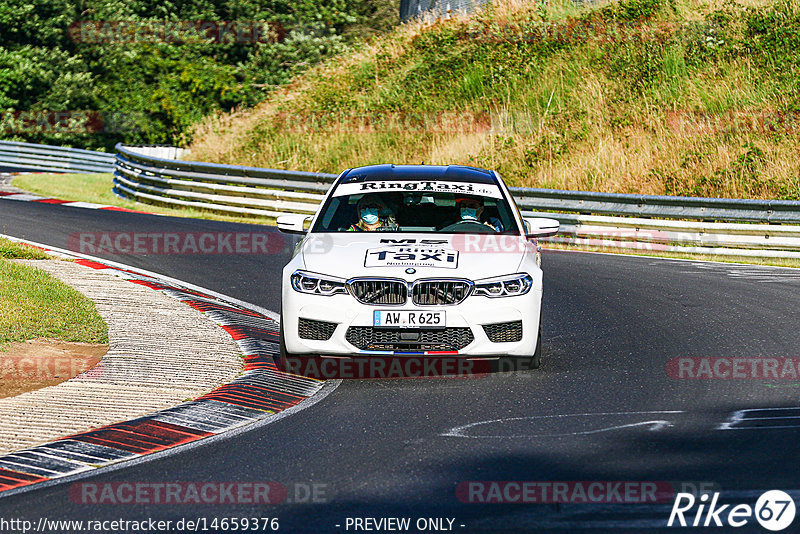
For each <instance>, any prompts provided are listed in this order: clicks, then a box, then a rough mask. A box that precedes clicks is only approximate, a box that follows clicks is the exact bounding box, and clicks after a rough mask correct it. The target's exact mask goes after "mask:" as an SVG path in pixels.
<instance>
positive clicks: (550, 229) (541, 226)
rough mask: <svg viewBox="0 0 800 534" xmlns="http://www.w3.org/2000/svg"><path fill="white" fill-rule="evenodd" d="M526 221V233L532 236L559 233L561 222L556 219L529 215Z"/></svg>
mask: <svg viewBox="0 0 800 534" xmlns="http://www.w3.org/2000/svg"><path fill="white" fill-rule="evenodd" d="M524 221H525V235H526V237H528V238H532V237H548V236H551V235H556V234H557V233H558V226H559V223H558V221H557V220H555V219H545V218H543V217H527V218H525V219H524Z"/></svg>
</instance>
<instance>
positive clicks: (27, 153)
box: [0, 141, 114, 173]
mask: <svg viewBox="0 0 800 534" xmlns="http://www.w3.org/2000/svg"><path fill="white" fill-rule="evenodd" d="M3 167H5V168H11V169H15V170H20V171H32V172H79V173H95V172H112V171H113V170H114V154H109V153H106V152H96V151H94V150H81V149H78V148H68V147H62V146H50V145H36V144H31V143H17V142H14V141H0V168H3Z"/></svg>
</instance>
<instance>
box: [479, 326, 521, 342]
mask: <svg viewBox="0 0 800 534" xmlns="http://www.w3.org/2000/svg"><path fill="white" fill-rule="evenodd" d="M483 331H484V332H486V336H487V337H488V338H489V341H491V342H492V343H511V342H513V341H520V340H521V339H522V321H511V322H510V323H494V324H485V325H483Z"/></svg>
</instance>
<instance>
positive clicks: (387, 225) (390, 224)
mask: <svg viewBox="0 0 800 534" xmlns="http://www.w3.org/2000/svg"><path fill="white" fill-rule="evenodd" d="M356 212H357V213H358V222H357V223H355V224H352V225H350V228H348V229H347V231H348V232H374V231H376V230H397V222H396V221H395V219H394V217H393V216H392V211H391V210H390V209H389V207H388V206H387V205H386V204H385V203H384V202H383V201H382V200H381V199H380V197H378V196H377V195H375V194H372V195H364V196H363V197H361V200H359V201H358V205H357V206H356Z"/></svg>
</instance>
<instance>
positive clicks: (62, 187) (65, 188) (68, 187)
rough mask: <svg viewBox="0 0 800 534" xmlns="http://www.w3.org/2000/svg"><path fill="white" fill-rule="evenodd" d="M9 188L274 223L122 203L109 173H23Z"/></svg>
mask: <svg viewBox="0 0 800 534" xmlns="http://www.w3.org/2000/svg"><path fill="white" fill-rule="evenodd" d="M12 185H14V186H16V187H19V188H20V189H24V190H25V191H29V192H31V193H35V194H37V195H43V196H47V197H53V198H58V199H61V200H70V201H80V202H93V203H95V204H106V205H109V206H118V207H120V208H127V209H131V210H138V211H146V212H149V213H159V214H162V215H169V216H172V217H192V218H196V219H212V220H217V221H228V222H241V223H249V224H267V223H270V222H273V221H274V219H273V218H270V217H258V216H252V217H246V216H241V217H238V216H231V215H223V214H218V213H213V212H210V211H206V210H199V209H195V208H169V207H164V206H157V205H153V204H144V203H141V202H135V201H132V200H125V199H122V198H120V197H118V196H117V195H115V194H114V193H113V192H112V191H111V188H112V186H113V175H111V174H23V175H20V176H17V177H15V178H14V180H13V182H12Z"/></svg>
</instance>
